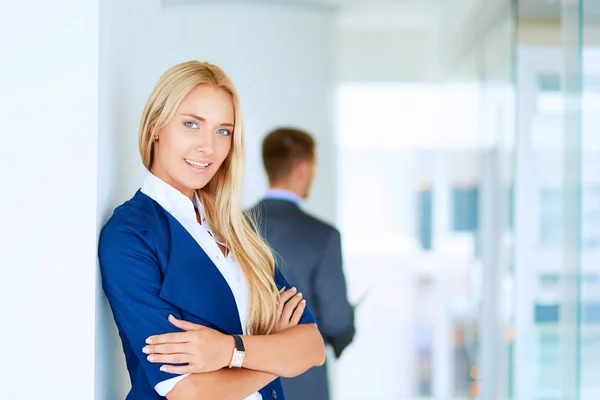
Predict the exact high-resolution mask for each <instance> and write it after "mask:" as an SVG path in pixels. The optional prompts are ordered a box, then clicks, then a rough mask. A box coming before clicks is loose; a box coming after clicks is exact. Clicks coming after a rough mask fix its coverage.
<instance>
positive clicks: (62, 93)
mask: <svg viewBox="0 0 600 400" xmlns="http://www.w3.org/2000/svg"><path fill="white" fill-rule="evenodd" d="M98 3H99V2H98V1H78V0H55V1H51V2H49V1H45V0H30V1H27V2H3V4H2V6H1V7H0V53H1V54H2V63H1V64H0V93H1V94H2V95H1V96H0V121H2V124H1V125H0V138H1V143H2V144H1V145H0V163H1V164H0V182H1V184H2V196H1V197H0V221H2V223H0V276H1V278H0V307H1V312H0V314H1V315H2V322H0V335H1V339H2V343H3V346H2V348H3V349H2V363H1V365H0V376H1V377H2V378H1V382H2V383H1V387H2V389H1V391H2V395H1V397H2V398H4V399H15V400H20V399H27V400H30V399H48V398H61V399H65V400H68V399H73V400H79V399H92V398H93V395H94V394H93V390H94V307H95V290H96V280H95V275H96V269H95V265H96V173H97V170H96V141H97V122H98V118H97V107H98V101H97V100H98Z"/></svg>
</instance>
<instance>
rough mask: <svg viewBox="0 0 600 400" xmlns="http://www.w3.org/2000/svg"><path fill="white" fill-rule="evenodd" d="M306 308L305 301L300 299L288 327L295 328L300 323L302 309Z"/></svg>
mask: <svg viewBox="0 0 600 400" xmlns="http://www.w3.org/2000/svg"><path fill="white" fill-rule="evenodd" d="M305 308H306V300H304V299H302V301H301V302H300V304H298V307H296V309H295V310H294V313H293V314H292V318H291V319H290V325H292V326H296V325H298V323H300V318H302V314H303V313H304V309H305Z"/></svg>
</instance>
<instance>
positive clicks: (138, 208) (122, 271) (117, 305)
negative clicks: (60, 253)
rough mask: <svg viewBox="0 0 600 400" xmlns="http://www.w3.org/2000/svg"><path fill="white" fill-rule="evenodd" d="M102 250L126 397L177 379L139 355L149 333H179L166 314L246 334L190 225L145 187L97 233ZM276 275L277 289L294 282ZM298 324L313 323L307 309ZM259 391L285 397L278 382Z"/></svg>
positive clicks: (148, 395)
mask: <svg viewBox="0 0 600 400" xmlns="http://www.w3.org/2000/svg"><path fill="white" fill-rule="evenodd" d="M98 255H99V259H100V268H101V272H102V283H103V288H104V292H105V293H106V296H107V298H108V301H109V303H110V306H111V309H112V311H113V316H114V318H115V322H116V324H117V328H118V331H119V336H120V338H121V342H122V344H123V351H124V353H125V359H126V362H127V369H128V371H129V376H130V379H131V385H132V388H131V391H130V392H129V394H128V395H127V400H134V399H135V400H137V399H140V400H142V399H143V400H148V399H163V398H164V397H161V396H160V395H159V394H158V393H157V392H156V391H155V390H154V386H156V385H157V384H158V383H159V382H162V381H164V380H167V379H170V378H173V377H175V375H172V374H169V373H166V372H162V371H160V369H159V368H160V365H161V364H152V363H150V362H149V361H147V359H146V357H147V355H145V354H144V353H142V348H143V347H144V346H145V344H146V343H145V341H146V338H147V337H148V336H151V335H156V334H162V333H167V332H176V331H178V329H177V328H175V327H174V326H173V325H172V324H171V323H170V322H169V321H168V320H167V317H168V316H169V314H173V316H175V317H177V318H181V319H184V320H186V321H190V322H194V323H197V324H201V325H204V326H207V327H210V328H212V329H216V330H218V331H220V332H222V333H225V334H242V332H243V330H242V326H241V323H240V318H239V314H238V310H237V306H236V303H235V299H234V297H233V293H232V292H231V289H230V288H229V285H228V284H227V281H226V280H225V278H224V277H223V276H222V275H221V273H220V272H219V270H218V269H217V267H216V266H215V265H214V264H213V262H212V261H211V259H210V258H209V257H208V255H207V254H206V253H205V252H204V251H203V250H202V248H201V247H200V246H199V245H198V244H197V242H196V241H195V240H194V238H193V237H192V236H190V234H189V233H188V232H187V231H186V229H185V228H184V227H183V226H182V225H181V224H180V223H179V222H178V221H177V220H176V219H175V218H174V217H173V216H172V215H171V214H169V213H168V212H167V211H166V210H165V209H164V208H162V207H161V206H160V205H159V204H158V203H157V202H155V201H154V200H153V199H151V198H150V197H148V196H147V195H145V194H144V193H142V192H141V191H139V190H138V191H137V192H136V194H135V195H134V197H133V198H132V199H131V200H129V201H127V202H125V203H124V204H123V205H121V206H119V207H117V208H116V209H115V211H114V213H113V215H112V216H111V218H110V219H109V220H108V222H107V223H106V225H105V226H104V227H103V229H102V232H101V234H100V241H99V245H98ZM274 280H275V283H276V284H277V287H278V288H282V287H283V286H285V287H290V284H289V283H288V281H287V280H286V278H285V277H284V276H283V274H282V273H281V272H280V271H279V269H278V268H276V271H275V276H274ZM300 323H315V318H314V316H313V314H312V312H311V311H310V309H309V308H308V307H307V308H306V309H305V312H304V314H303V315H302V318H301V320H300ZM259 392H260V394H261V395H262V397H263V399H278V400H281V399H283V398H284V396H283V391H282V388H281V383H280V381H279V379H276V380H275V381H273V382H271V383H270V384H269V385H267V386H265V387H264V388H262V389H261V390H260V391H259Z"/></svg>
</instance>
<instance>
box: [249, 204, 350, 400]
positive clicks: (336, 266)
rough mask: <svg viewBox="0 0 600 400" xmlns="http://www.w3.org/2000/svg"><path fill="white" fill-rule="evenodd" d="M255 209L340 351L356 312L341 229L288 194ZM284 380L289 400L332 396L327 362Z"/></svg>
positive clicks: (279, 256) (295, 282) (279, 260)
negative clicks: (344, 265)
mask: <svg viewBox="0 0 600 400" xmlns="http://www.w3.org/2000/svg"><path fill="white" fill-rule="evenodd" d="M252 211H253V214H254V216H255V217H256V220H257V223H258V228H259V229H260V231H261V233H262V234H263V236H264V238H265V239H266V240H267V242H268V243H269V245H270V246H271V247H272V248H273V250H274V251H275V259H276V261H277V264H278V265H279V266H280V268H281V269H282V271H283V272H284V274H285V275H286V276H287V278H288V280H289V281H290V283H291V284H293V285H294V286H295V287H296V288H297V289H298V291H299V292H302V295H303V297H304V298H305V299H306V301H307V303H308V304H310V307H311V309H312V310H313V313H314V314H315V317H316V319H317V323H318V324H319V329H320V331H321V333H322V334H323V336H324V339H325V341H326V343H328V344H330V345H332V346H333V348H334V351H335V353H336V355H337V356H339V355H340V354H341V352H342V350H343V349H344V348H345V347H346V346H348V344H350V342H351V341H352V339H353V336H354V312H353V309H352V307H351V306H350V304H349V303H348V300H347V293H346V283H345V279H344V275H343V272H342V256H341V244H340V234H339V232H338V230H337V229H335V228H334V227H332V226H331V225H328V224H326V223H324V222H322V221H320V220H318V219H316V218H314V217H312V216H310V215H309V214H307V213H305V212H304V211H302V210H301V209H300V207H298V205H297V204H295V203H294V202H292V201H288V200H280V199H266V200H263V201H261V202H260V203H259V204H257V205H256V206H255V207H254V208H253V210H252ZM282 383H283V387H284V392H285V394H286V398H287V399H288V400H306V399H310V400H327V399H328V398H329V396H328V385H327V372H326V369H325V366H323V367H317V368H313V369H311V370H309V371H307V372H306V373H304V374H303V375H301V376H299V377H296V378H292V379H283V380H282Z"/></svg>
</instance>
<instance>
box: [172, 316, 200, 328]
mask: <svg viewBox="0 0 600 400" xmlns="http://www.w3.org/2000/svg"><path fill="white" fill-rule="evenodd" d="M169 322H170V323H172V324H173V325H175V326H176V327H178V328H179V329H181V330H184V331H195V330H198V329H202V328H203V326H202V325H198V324H194V323H193V322H188V321H184V320H182V319H177V318H175V317H174V316H173V315H171V314H169Z"/></svg>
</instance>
